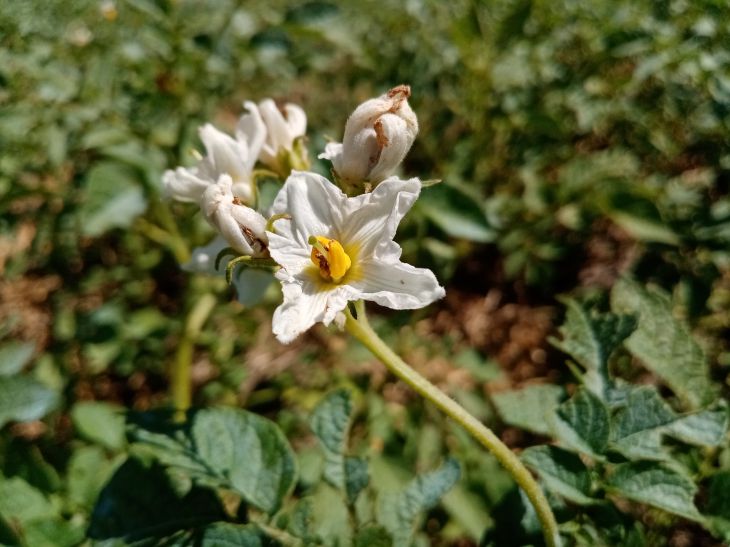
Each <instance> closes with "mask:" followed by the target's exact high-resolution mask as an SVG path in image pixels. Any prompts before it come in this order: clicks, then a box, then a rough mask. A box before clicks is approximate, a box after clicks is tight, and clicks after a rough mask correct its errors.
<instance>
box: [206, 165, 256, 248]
mask: <svg viewBox="0 0 730 547" xmlns="http://www.w3.org/2000/svg"><path fill="white" fill-rule="evenodd" d="M231 187H232V185H231V178H230V177H229V176H228V175H221V177H220V179H219V180H218V182H216V183H215V184H211V185H210V186H208V188H207V189H206V190H205V192H203V196H202V197H201V198H200V208H201V210H202V211H203V214H204V215H205V218H206V219H207V220H208V222H209V223H210V224H211V226H213V228H215V229H216V230H218V232H219V233H220V234H221V235H222V236H223V237H224V238H225V239H226V241H227V242H228V244H229V245H230V246H231V247H233V248H234V249H235V250H236V251H238V252H239V253H241V254H244V255H249V256H256V255H257V254H260V253H261V252H262V251H263V249H264V248H265V246H266V243H267V237H266V219H265V218H264V217H263V216H261V214H260V213H258V212H256V211H254V210H253V209H251V208H250V207H246V206H245V205H241V204H239V203H237V202H236V200H234V197H233V193H232V192H231Z"/></svg>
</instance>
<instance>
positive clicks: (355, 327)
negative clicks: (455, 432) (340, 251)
mask: <svg viewBox="0 0 730 547" xmlns="http://www.w3.org/2000/svg"><path fill="white" fill-rule="evenodd" d="M355 312H356V314H357V318H355V317H354V316H353V315H352V313H350V311H349V309H346V310H345V314H346V316H347V320H346V322H345V328H346V329H347V331H348V332H349V333H350V334H352V335H353V336H354V337H355V338H357V339H358V340H359V341H360V342H362V344H363V345H364V346H365V347H366V348H368V349H369V350H370V351H371V352H372V353H373V355H375V356H376V357H377V358H378V359H380V360H381V361H382V362H383V363H384V364H385V366H387V367H388V369H389V370H390V371H391V372H392V373H393V374H395V375H396V376H397V377H398V378H400V379H401V380H403V381H404V382H405V383H407V384H408V385H409V386H411V387H412V388H413V389H414V390H415V391H417V392H418V393H419V394H420V395H422V396H423V397H425V398H426V399H427V400H428V401H430V402H431V403H433V404H434V405H436V407H438V408H439V409H440V410H441V411H443V412H444V413H445V414H446V415H447V416H449V417H450V418H451V419H453V420H454V421H456V422H457V423H459V424H460V425H461V426H462V427H463V428H464V429H466V430H467V431H468V432H469V434H471V436H472V437H474V438H475V439H476V440H477V441H479V443H480V444H482V445H483V446H484V447H485V448H487V450H489V451H490V452H491V453H492V454H493V455H494V456H495V457H496V458H497V460H499V462H500V463H501V464H502V465H503V466H504V468H505V469H506V470H507V472H509V474H510V475H511V476H512V478H513V479H514V480H515V482H516V483H517V484H518V485H519V486H520V488H522V490H523V491H524V492H525V494H527V497H528V498H529V500H530V502H531V503H532V505H533V507H534V508H535V511H536V512H537V516H538V518H539V519H540V523H541V525H542V528H543V533H544V535H545V543H546V545H547V546H548V547H558V546H559V545H560V535H559V533H558V525H557V522H556V520H555V515H553V512H552V510H551V509H550V505H549V504H548V501H547V499H546V498H545V494H543V492H542V489H541V488H540V486H539V485H538V484H537V482H536V481H535V479H534V478H533V476H532V475H531V474H530V472H529V471H528V470H527V468H526V467H525V466H524V465H523V464H522V462H521V461H520V460H519V458H518V457H517V456H516V455H515V454H514V453H513V452H512V451H511V450H510V449H509V448H508V447H507V446H506V445H505V444H504V443H503V442H502V441H501V440H500V439H499V437H497V436H496V435H495V434H494V432H492V430H491V429H489V428H488V427H487V426H485V425H484V424H483V423H481V422H480V421H479V420H477V419H476V418H475V417H474V416H472V415H471V414H469V413H468V412H467V411H466V410H465V409H464V408H463V407H462V406H461V405H459V404H458V403H457V402H456V401H454V400H453V399H451V398H450V397H449V396H447V395H446V394H445V393H444V392H442V391H441V390H440V389H439V388H437V387H436V386H435V385H433V384H432V383H431V382H429V381H428V380H427V379H426V378H424V377H423V376H421V375H420V374H419V373H418V372H416V371H415V370H414V369H413V368H411V367H410V366H409V365H408V364H406V363H405V362H404V361H403V360H402V359H401V358H400V357H399V356H398V355H397V354H396V353H395V352H394V351H393V350H392V349H390V347H389V346H388V345H387V344H386V343H385V342H383V340H382V339H381V338H380V337H379V336H378V335H377V334H376V332H375V331H374V330H373V329H372V327H371V326H370V323H369V322H368V320H367V317H366V315H365V303H364V302H363V301H362V300H360V301H358V302H356V303H355Z"/></svg>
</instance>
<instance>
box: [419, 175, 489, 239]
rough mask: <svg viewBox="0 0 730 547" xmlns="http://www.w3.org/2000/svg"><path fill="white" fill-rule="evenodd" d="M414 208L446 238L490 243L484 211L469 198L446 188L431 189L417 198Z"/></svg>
mask: <svg viewBox="0 0 730 547" xmlns="http://www.w3.org/2000/svg"><path fill="white" fill-rule="evenodd" d="M416 208H417V209H418V210H419V211H421V212H422V214H424V215H425V216H426V217H427V218H428V219H429V220H431V221H432V222H433V223H434V224H436V225H437V226H438V227H439V228H441V229H442V230H443V231H444V232H445V233H446V234H447V235H449V236H451V237H457V238H461V239H467V240H470V241H476V242H478V243H489V242H492V241H494V239H495V236H496V233H495V231H494V229H493V228H492V227H491V226H489V223H488V222H487V218H486V215H485V214H484V211H483V210H482V209H481V208H480V206H479V204H478V203H477V202H476V201H475V200H473V199H472V198H471V197H470V196H467V195H466V194H465V193H464V192H462V191H460V190H459V189H457V188H454V187H452V186H449V185H448V184H439V185H438V186H432V187H430V188H429V189H428V190H427V191H424V192H423V193H422V194H421V197H420V199H419V200H418V202H417V203H416Z"/></svg>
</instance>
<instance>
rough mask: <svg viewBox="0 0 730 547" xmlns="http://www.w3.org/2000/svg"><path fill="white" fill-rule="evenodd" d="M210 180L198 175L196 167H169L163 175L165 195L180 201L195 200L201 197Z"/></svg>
mask: <svg viewBox="0 0 730 547" xmlns="http://www.w3.org/2000/svg"><path fill="white" fill-rule="evenodd" d="M208 184H209V182H208V181H206V180H203V179H201V178H200V177H199V176H198V169H197V168H195V167H189V168H185V167H178V168H177V169H175V170H174V171H172V170H170V169H168V170H167V171H165V173H164V174H163V175H162V185H163V188H164V191H165V196H166V197H168V198H171V199H176V200H178V201H185V202H194V201H198V200H199V199H200V196H201V195H203V192H204V191H205V189H206V188H207V187H208Z"/></svg>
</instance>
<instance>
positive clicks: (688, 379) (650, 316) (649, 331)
mask: <svg viewBox="0 0 730 547" xmlns="http://www.w3.org/2000/svg"><path fill="white" fill-rule="evenodd" d="M611 307H612V308H613V310H614V311H615V312H616V313H629V314H635V315H637V316H638V318H639V324H638V327H637V329H636V330H635V331H634V332H633V333H632V334H631V336H629V338H628V339H627V340H626V342H625V345H626V347H627V348H628V350H629V351H630V352H631V353H632V354H633V355H634V356H635V357H637V358H638V359H640V360H641V362H642V363H643V364H644V366H646V368H648V369H649V370H650V371H652V372H654V373H655V374H656V375H657V376H659V377H660V378H661V379H662V380H663V381H664V382H666V384H667V385H668V386H669V387H670V388H671V389H672V390H673V391H674V392H675V393H676V394H677V395H678V396H679V397H680V398H682V400H683V401H684V402H685V403H686V404H687V405H688V406H690V407H691V408H697V407H699V406H702V405H703V404H706V403H709V402H710V401H711V400H712V399H713V398H714V395H715V392H716V390H715V389H714V386H713V385H712V383H711V381H710V378H709V368H708V364H707V360H706V359H705V355H704V353H703V351H702V348H701V347H700V346H699V344H698V343H697V342H696V341H695V340H694V338H692V335H691V333H690V331H689V328H688V327H687V325H686V324H684V323H683V322H682V321H680V320H678V319H676V318H675V317H674V315H673V314H672V303H671V300H670V298H669V296H668V295H667V294H666V293H665V292H663V291H661V290H660V289H657V288H644V287H642V286H641V285H639V284H638V283H636V282H634V281H631V280H628V279H623V280H621V281H619V282H618V283H617V284H616V285H615V286H614V288H613V290H612V291H611Z"/></svg>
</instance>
